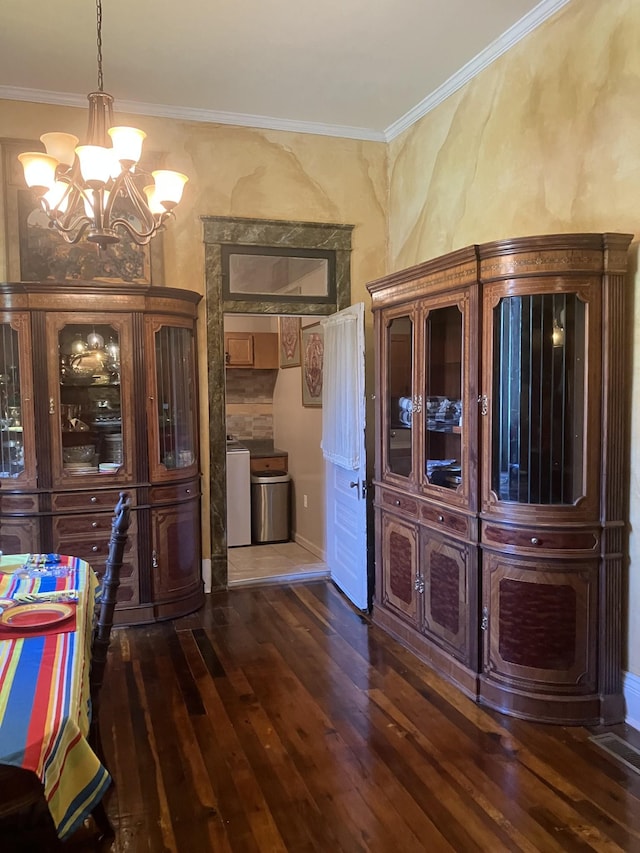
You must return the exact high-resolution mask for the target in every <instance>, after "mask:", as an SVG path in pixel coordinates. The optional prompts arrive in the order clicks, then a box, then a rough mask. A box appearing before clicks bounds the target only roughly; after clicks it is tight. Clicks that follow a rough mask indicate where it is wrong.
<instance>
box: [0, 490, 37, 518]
mask: <svg viewBox="0 0 640 853" xmlns="http://www.w3.org/2000/svg"><path fill="white" fill-rule="evenodd" d="M0 506H1V507H2V514H3V515H5V514H12V513H23V512H37V511H38V496H37V495H7V494H3V495H2V496H1V497H0Z"/></svg>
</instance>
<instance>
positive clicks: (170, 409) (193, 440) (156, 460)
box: [145, 316, 198, 482]
mask: <svg viewBox="0 0 640 853" xmlns="http://www.w3.org/2000/svg"><path fill="white" fill-rule="evenodd" d="M145 345H146V350H147V356H148V358H147V377H146V378H147V388H148V389H149V392H148V397H147V417H148V423H149V470H150V475H151V481H152V482H163V481H168V480H169V481H170V480H174V479H176V478H177V477H180V478H184V477H185V476H189V475H194V476H195V475H196V474H197V471H198V464H197V459H198V447H197V405H198V395H197V383H196V359H195V338H194V331H193V323H192V322H191V321H185V322H182V323H181V322H180V321H179V320H177V319H174V318H172V319H171V321H170V322H169V321H168V320H167V318H166V317H154V316H150V317H145Z"/></svg>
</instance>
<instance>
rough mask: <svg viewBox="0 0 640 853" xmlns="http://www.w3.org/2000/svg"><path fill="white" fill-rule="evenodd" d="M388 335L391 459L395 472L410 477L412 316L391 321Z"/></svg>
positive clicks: (389, 443) (388, 436)
mask: <svg viewBox="0 0 640 853" xmlns="http://www.w3.org/2000/svg"><path fill="white" fill-rule="evenodd" d="M387 335H388V337H387V354H388V364H387V369H388V383H387V387H388V391H387V393H388V395H389V396H388V400H387V419H388V423H387V459H388V464H389V470H390V471H391V472H392V473H394V474H399V475H400V476H403V477H409V476H410V475H411V470H412V461H411V456H412V448H411V433H412V418H413V402H412V399H413V398H412V355H411V354H412V352H413V322H412V321H411V318H410V317H396V318H395V319H393V320H392V321H391V323H389V326H388V332H387Z"/></svg>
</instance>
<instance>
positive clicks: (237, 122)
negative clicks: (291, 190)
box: [0, 86, 385, 142]
mask: <svg viewBox="0 0 640 853" xmlns="http://www.w3.org/2000/svg"><path fill="white" fill-rule="evenodd" d="M0 99H6V100H8V101H30V102H33V103H37V104H55V105H56V106H63V107H80V108H81V109H86V108H87V97H86V95H73V94H69V93H68V92H49V91H47V90H46V89H19V88H17V87H11V86H0ZM114 107H115V109H116V110H117V112H119V113H131V114H132V115H145V116H155V117H156V118H171V119H178V120H181V121H194V122H206V123H208V124H228V125H234V126H236V127H254V128H260V129H262V130H281V131H286V132H289V133H312V134H316V135H319V136H337V137H342V138H345V139H360V140H364V141H368V142H385V135H384V133H383V132H382V131H380V130H371V129H369V128H366V127H349V126H346V125H341V124H322V123H320V122H313V121H294V120H292V119H281V118H271V117H270V116H254V115H247V114H245V113H226V112H217V111H216V110H200V109H195V108H193V107H172V106H167V105H164V104H145V103H142V102H139V101H122V100H120V99H118V100H116V102H115V104H114Z"/></svg>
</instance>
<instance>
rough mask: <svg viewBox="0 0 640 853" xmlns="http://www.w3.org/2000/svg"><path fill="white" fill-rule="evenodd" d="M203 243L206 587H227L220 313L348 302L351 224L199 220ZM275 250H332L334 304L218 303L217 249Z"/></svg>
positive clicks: (317, 309) (336, 307)
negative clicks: (207, 471) (209, 574)
mask: <svg viewBox="0 0 640 853" xmlns="http://www.w3.org/2000/svg"><path fill="white" fill-rule="evenodd" d="M202 222H203V228H204V244H205V295H206V324H207V353H208V360H209V363H208V373H207V381H208V390H209V442H210V447H209V458H210V471H211V474H210V484H209V488H210V506H211V511H210V522H211V566H212V589H213V590H217V589H225V588H226V587H227V577H228V566H227V537H226V527H227V525H226V515H227V495H226V482H227V458H226V438H227V428H226V416H225V409H226V402H225V375H224V370H225V368H224V315H225V313H226V312H228V313H234V314H310V315H313V316H320V317H321V316H326V315H328V314H333V313H335V312H336V311H340V310H342V309H343V308H346V307H348V306H349V305H350V304H351V232H352V231H353V226H351V225H334V224H329V223H326V224H324V223H317V222H288V221H275V220H265V219H243V218H234V217H231V218H229V217H222V216H203V217H202ZM226 244H235V245H246V246H252V245H253V246H269V247H273V248H278V247H279V246H281V247H283V248H288V249H325V250H333V251H335V260H336V301H335V303H327V302H324V303H318V304H314V303H310V302H300V303H297V302H296V303H292V302H286V303H284V302H273V301H267V300H256V301H252V302H246V301H244V300H242V301H239V300H238V301H236V300H228V301H226V302H225V301H224V300H223V295H222V249H221V247H222V245H226Z"/></svg>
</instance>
